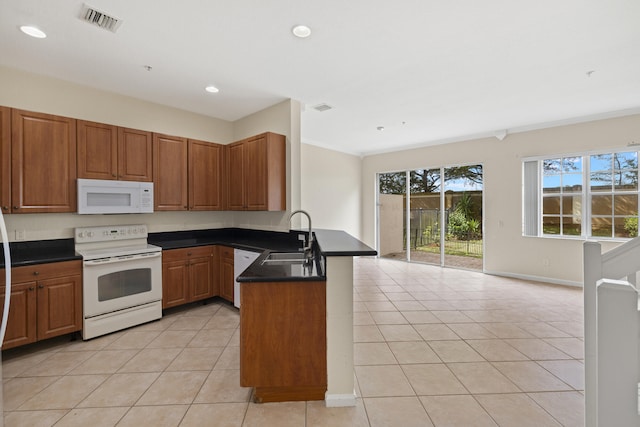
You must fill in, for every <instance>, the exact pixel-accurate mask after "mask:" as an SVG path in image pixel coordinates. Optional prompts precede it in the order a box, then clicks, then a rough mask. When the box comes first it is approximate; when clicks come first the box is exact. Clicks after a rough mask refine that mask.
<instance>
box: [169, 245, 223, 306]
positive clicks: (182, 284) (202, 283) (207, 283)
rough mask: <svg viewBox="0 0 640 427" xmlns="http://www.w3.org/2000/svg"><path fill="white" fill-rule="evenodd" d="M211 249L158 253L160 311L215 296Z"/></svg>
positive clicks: (216, 292)
mask: <svg viewBox="0 0 640 427" xmlns="http://www.w3.org/2000/svg"><path fill="white" fill-rule="evenodd" d="M216 260H217V257H216V248H215V246H198V247H193V248H185V249H171V250H166V251H164V252H163V253H162V308H169V307H175V306H178V305H182V304H187V303H189V302H193V301H198V300H202V299H206V298H211V297H213V296H216V295H218V281H217V280H216V279H217V278H216V276H215V274H216V271H217V270H218V269H217V268H216V264H217V262H216Z"/></svg>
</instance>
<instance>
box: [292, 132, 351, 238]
mask: <svg viewBox="0 0 640 427" xmlns="http://www.w3.org/2000/svg"><path fill="white" fill-rule="evenodd" d="M300 164H301V169H302V171H303V174H302V204H301V206H302V209H304V210H306V211H307V212H309V214H310V215H311V218H312V220H313V227H314V228H325V229H334V230H343V231H346V232H347V233H349V234H351V235H352V236H354V237H356V238H359V237H360V218H361V216H362V209H361V197H360V194H361V193H360V191H361V183H360V176H361V165H362V161H361V160H360V157H358V156H354V155H350V154H345V153H339V152H337V151H333V150H328V149H325V148H320V147H317V146H314V145H309V144H302V157H301V162H300ZM304 224H305V226H306V220H305V222H304Z"/></svg>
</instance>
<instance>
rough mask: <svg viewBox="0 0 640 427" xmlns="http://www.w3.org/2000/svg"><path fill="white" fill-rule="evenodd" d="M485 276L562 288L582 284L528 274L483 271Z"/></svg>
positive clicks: (580, 284) (579, 286)
mask: <svg viewBox="0 0 640 427" xmlns="http://www.w3.org/2000/svg"><path fill="white" fill-rule="evenodd" d="M484 273H485V274H491V275H493V276H503V277H511V278H514V279H521V280H531V281H534V282H542V283H551V284H553V285H563V286H573V287H578V288H581V287H582V282H574V281H571V280H561V279H554V278H552V277H544V276H532V275H529V274H514V273H506V272H503V271H485V272H484Z"/></svg>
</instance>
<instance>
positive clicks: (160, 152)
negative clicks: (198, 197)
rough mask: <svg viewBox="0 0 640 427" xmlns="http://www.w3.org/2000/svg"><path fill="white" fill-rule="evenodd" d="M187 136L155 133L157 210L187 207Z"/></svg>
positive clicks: (155, 199) (175, 209)
mask: <svg viewBox="0 0 640 427" xmlns="http://www.w3.org/2000/svg"><path fill="white" fill-rule="evenodd" d="M187 164H188V163H187V139H186V138H180V137H177V136H168V135H160V134H157V133H154V134H153V171H154V173H153V183H154V190H153V191H154V195H153V197H154V204H155V210H156V211H182V210H187V207H188V205H187V199H188V192H187V188H188V187H187Z"/></svg>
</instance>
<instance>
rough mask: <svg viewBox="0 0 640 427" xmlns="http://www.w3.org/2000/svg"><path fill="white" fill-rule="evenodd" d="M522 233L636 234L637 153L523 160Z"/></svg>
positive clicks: (634, 235)
mask: <svg viewBox="0 0 640 427" xmlns="http://www.w3.org/2000/svg"><path fill="white" fill-rule="evenodd" d="M523 180H524V187H523V189H524V199H523V205H524V206H523V214H524V215H523V234H524V235H527V236H583V237H587V236H593V237H602V238H632V237H636V236H637V235H638V203H639V198H638V152H637V151H620V152H613V153H597V154H584V155H574V156H564V157H551V158H544V159H536V160H526V161H525V162H524V164H523Z"/></svg>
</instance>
